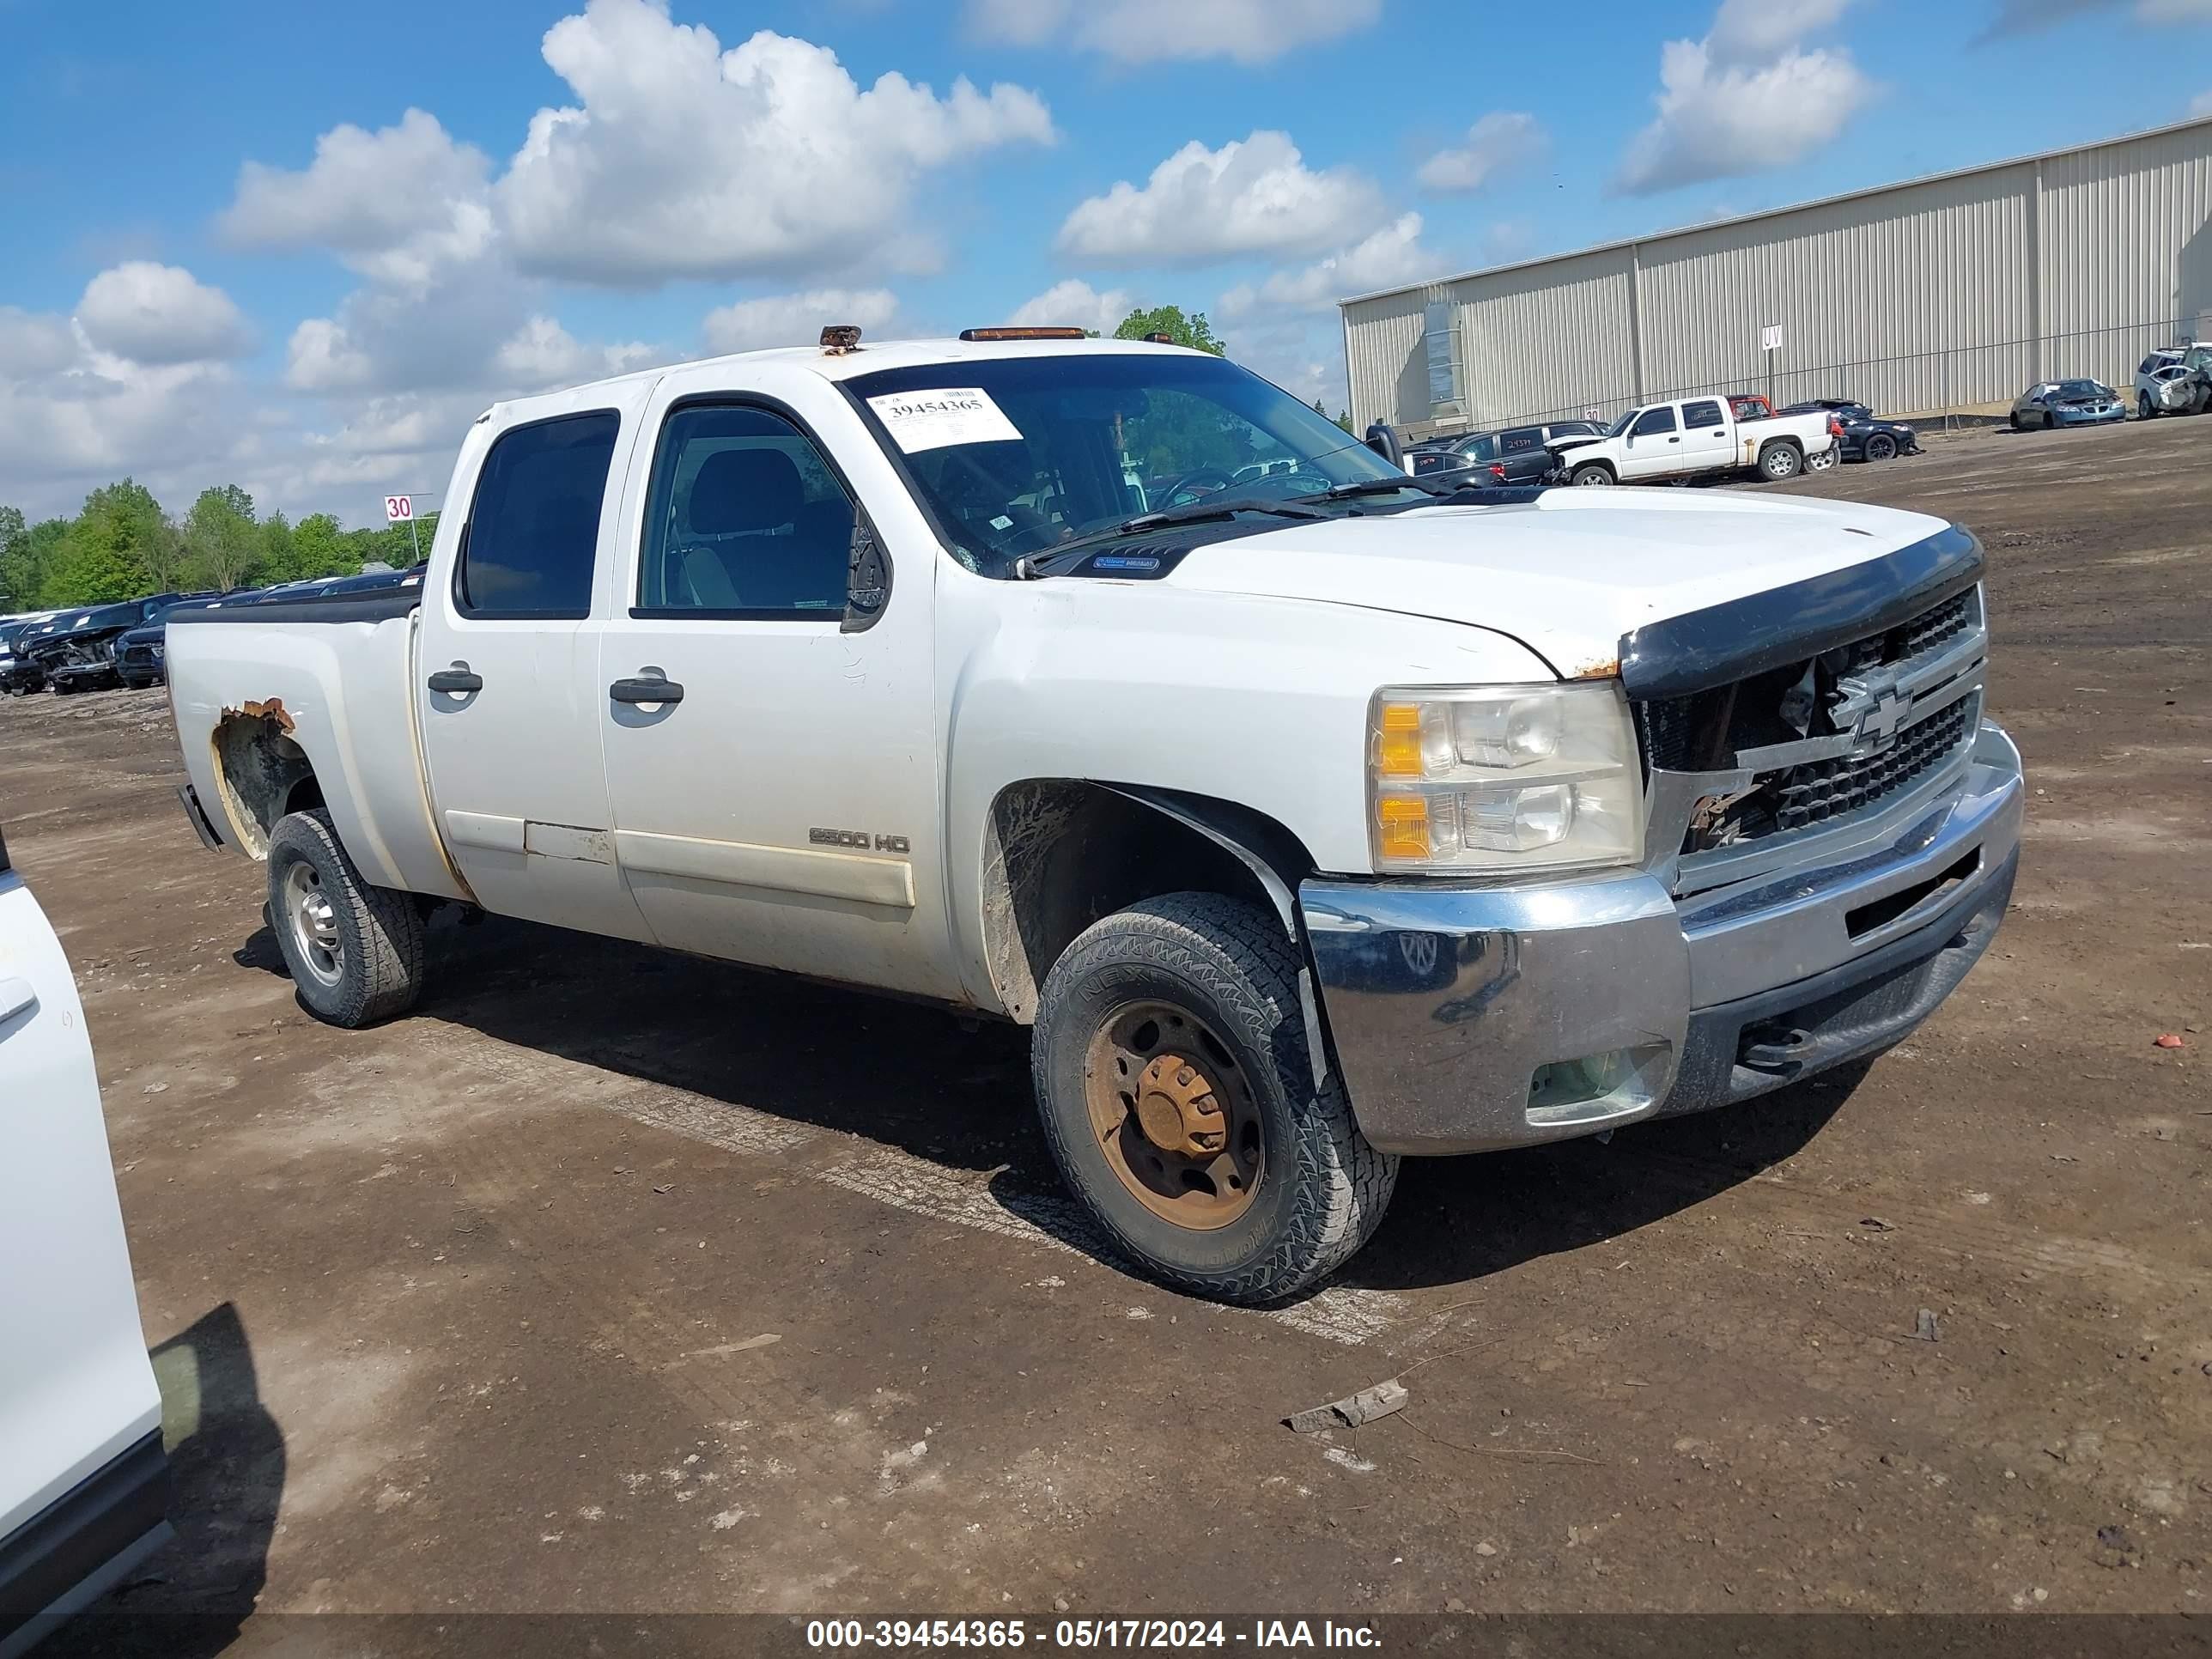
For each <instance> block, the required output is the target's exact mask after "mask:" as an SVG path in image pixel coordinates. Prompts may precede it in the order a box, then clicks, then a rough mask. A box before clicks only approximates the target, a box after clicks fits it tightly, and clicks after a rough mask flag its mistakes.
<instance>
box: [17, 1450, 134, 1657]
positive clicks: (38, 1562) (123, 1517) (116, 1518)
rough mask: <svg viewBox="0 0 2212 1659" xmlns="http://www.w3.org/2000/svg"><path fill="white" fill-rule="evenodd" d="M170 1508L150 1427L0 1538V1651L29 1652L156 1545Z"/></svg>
mask: <svg viewBox="0 0 2212 1659" xmlns="http://www.w3.org/2000/svg"><path fill="white" fill-rule="evenodd" d="M168 1508H169V1460H168V1456H167V1454H166V1453H165V1452H163V1451H162V1449H161V1431H160V1430H158V1429H156V1430H155V1431H154V1432H153V1433H151V1434H149V1435H148V1436H146V1437H144V1438H143V1439H142V1440H139V1441H137V1442H136V1443H133V1444H132V1445H131V1447H130V1448H129V1449H127V1450H125V1452H123V1453H122V1454H121V1455H118V1456H117V1457H115V1458H113V1459H112V1460H111V1461H109V1462H107V1463H106V1464H105V1465H103V1466H102V1467H101V1468H98V1469H95V1470H94V1471H93V1473H92V1474H88V1475H87V1476H86V1477H85V1478H84V1479H83V1480H80V1481H79V1482H78V1483H77V1484H76V1486H73V1487H71V1488H70V1490H69V1491H68V1492H64V1493H63V1494H62V1495H61V1496H60V1497H59V1498H56V1499H55V1500H54V1501H53V1502H52V1503H51V1504H47V1505H46V1508H45V1509H43V1510H40V1511H39V1512H38V1513H37V1514H36V1515H34V1516H32V1517H31V1518H30V1519H29V1520H28V1521H27V1522H24V1523H23V1524H22V1525H21V1526H20V1527H18V1528H16V1529H15V1531H14V1532H12V1533H10V1534H9V1535H8V1536H7V1537H5V1538H0V1659H15V1656H16V1655H18V1654H22V1653H27V1652H28V1651H29V1650H31V1648H32V1647H33V1645H34V1644H37V1643H39V1642H41V1641H43V1640H45V1639H46V1637H48V1636H49V1635H51V1634H52V1632H53V1629H54V1627H55V1626H57V1625H58V1624H60V1623H61V1622H62V1621H63V1620H65V1619H70V1618H73V1617H75V1616H76V1614H77V1613H81V1612H82V1611H83V1610H84V1609H85V1608H86V1607H89V1606H90V1605H91V1604H92V1603H93V1602H94V1601H97V1600H98V1599H99V1598H100V1596H102V1595H106V1593H107V1592H108V1591H109V1590H111V1589H113V1588H114V1587H115V1586H116V1585H117V1584H118V1583H121V1582H122V1580H123V1579H124V1577H125V1576H126V1575H128V1574H129V1573H130V1572H131V1571H132V1570H133V1569H135V1568H136V1567H137V1565H138V1564H139V1563H140V1562H142V1561H143V1560H144V1559H146V1558H147V1557H148V1556H149V1555H150V1554H152V1553H154V1551H155V1550H156V1549H158V1548H160V1547H161V1545H162V1543H163V1542H164V1541H167V1538H168V1536H169V1531H170V1528H169V1522H168Z"/></svg>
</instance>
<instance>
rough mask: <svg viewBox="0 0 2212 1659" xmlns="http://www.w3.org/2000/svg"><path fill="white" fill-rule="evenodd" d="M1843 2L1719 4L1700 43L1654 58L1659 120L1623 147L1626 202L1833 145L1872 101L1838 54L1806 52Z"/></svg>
mask: <svg viewBox="0 0 2212 1659" xmlns="http://www.w3.org/2000/svg"><path fill="white" fill-rule="evenodd" d="M1842 9H1843V6H1842V0H1723V4H1722V6H1721V8H1720V10H1719V12H1718V13H1717V15H1715V17H1714V19H1713V25H1712V27H1711V30H1710V31H1709V32H1708V33H1707V34H1706V36H1705V39H1704V40H1669V41H1668V42H1667V43H1666V44H1665V45H1664V46H1662V47H1661V48H1660V51H1659V83H1660V87H1659V93H1658V96H1657V98H1656V100H1655V101H1656V103H1657V105H1658V106H1659V115H1658V118H1657V119H1656V120H1655V121H1653V122H1652V123H1651V124H1650V125H1648V126H1646V127H1645V128H1644V130H1643V131H1640V132H1638V134H1637V135H1636V136H1635V137H1633V138H1632V139H1631V140H1630V141H1629V144H1628V149H1627V151H1626V154H1625V155H1623V156H1622V158H1621V162H1620V171H1619V172H1618V173H1616V175H1615V176H1614V179H1613V188H1614V189H1615V190H1616V191H1621V192H1623V193H1626V194H1628V195H1644V194H1649V193H1650V192H1652V191H1662V190H1673V189H1674V188H1676V187H1677V186H1679V185H1691V184H1698V183H1701V182H1703V181H1705V180H1707V179H1725V178H1733V177H1735V176H1737V175H1740V174H1743V173H1759V172H1764V171H1765V170H1767V169H1770V168H1773V167H1787V166H1789V165H1790V164H1791V163H1792V162H1795V161H1798V160H1800V159H1801V158H1802V157H1803V156H1806V155H1810V154H1811V153H1812V152H1813V151H1814V150H1816V149H1820V147H1821V146H1822V145H1824V144H1826V143H1831V142H1832V141H1833V140H1834V139H1835V138H1836V137H1838V135H1839V134H1840V133H1841V132H1842V131H1843V130H1844V126H1845V125H1847V124H1848V123H1849V122H1850V118H1851V117H1852V116H1854V115H1856V114H1857V112H1859V111H1860V110H1861V109H1863V107H1864V106H1866V105H1867V104H1868V102H1869V101H1870V100H1872V99H1873V98H1874V96H1875V90H1876V88H1875V85H1874V83H1873V82H1871V81H1869V80H1868V79H1867V77H1866V76H1864V75H1863V74H1862V73H1861V72H1860V70H1859V67H1858V65H1857V64H1856V63H1854V62H1853V61H1852V59H1851V55H1850V52H1846V51H1844V49H1843V48H1842V47H1839V46H1838V47H1819V48H1815V49H1813V50H1810V51H1808V50H1806V49H1805V48H1804V47H1803V46H1802V45H1801V44H1800V43H1801V41H1802V37H1803V35H1804V34H1805V33H1807V32H1808V31H1809V30H1812V29H1814V28H1819V27H1826V25H1827V24H1829V23H1831V22H1832V21H1834V20H1835V18H1836V17H1837V15H1839V14H1840V12H1841V11H1842Z"/></svg>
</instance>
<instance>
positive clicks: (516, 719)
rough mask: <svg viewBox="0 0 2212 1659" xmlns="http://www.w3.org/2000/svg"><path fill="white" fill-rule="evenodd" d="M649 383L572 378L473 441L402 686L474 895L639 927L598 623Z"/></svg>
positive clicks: (566, 921)
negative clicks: (615, 798) (606, 712)
mask: <svg viewBox="0 0 2212 1659" xmlns="http://www.w3.org/2000/svg"><path fill="white" fill-rule="evenodd" d="M650 390H651V386H650V383H649V382H648V383H646V384H643V385H633V386H616V387H611V388H610V387H600V388H597V389H591V388H586V390H585V391H583V392H578V393H575V394H572V397H571V398H570V399H569V400H568V402H569V403H570V404H571V406H570V407H567V408H563V407H562V404H561V403H559V402H556V403H554V404H551V405H550V411H551V412H550V413H548V414H547V415H546V416H544V417H543V418H541V419H538V420H535V421H532V422H527V423H526V424H522V425H517V426H510V427H507V428H503V429H500V430H498V431H497V433H496V435H494V436H492V437H491V438H490V440H489V443H483V440H482V439H480V438H477V437H473V436H472V437H471V441H470V446H469V447H468V448H466V449H465V450H464V452H463V455H462V459H461V464H460V465H459V467H458V468H457V469H456V470H455V474H454V483H455V497H456V499H455V500H454V501H452V502H449V503H448V505H447V509H446V512H445V514H444V515H443V517H442V518H441V521H440V523H439V526H438V537H439V543H440V549H439V550H440V553H441V556H443V557H442V560H441V562H440V563H438V564H436V565H435V566H434V568H436V569H438V570H440V571H441V572H442V573H444V574H443V575H442V578H441V580H438V581H436V582H435V583H433V582H426V583H424V585H423V586H424V592H423V595H422V636H421V644H420V648H419V649H418V651H417V653H416V680H417V684H416V691H415V695H416V708H418V709H419V710H420V714H421V729H422V751H423V756H424V758H425V760H426V761H427V763H428V768H429V775H430V794H431V801H432V805H434V806H435V809H436V811H437V815H438V828H439V829H440V831H441V834H442V835H443V836H444V837H445V841H446V846H447V848H448V849H449V851H450V852H451V854H452V856H453V862H454V864H455V865H456V866H459V870H460V872H461V875H462V877H463V878H464V879H465V880H466V881H467V883H468V884H469V887H470V889H471V891H473V892H474V893H475V895H476V897H477V902H478V903H480V904H482V905H483V908H485V909H487V910H489V911H492V912H494V913H495V914H496V915H507V916H521V917H525V918H526V919H528V920H530V921H545V922H552V923H554V924H556V925H557V926H560V927H574V928H579V929H581V930H582V931H584V932H586V933H605V934H611V935H613V936H615V937H617V938H623V939H646V938H648V937H649V936H650V935H649V933H648V931H647V927H646V926H645V922H644V919H643V918H642V917H641V915H639V913H638V908H637V905H636V903H635V901H634V900H633V899H632V898H631V897H630V896H629V890H628V889H627V888H626V887H625V886H624V885H623V879H622V874H621V872H620V871H619V870H618V869H617V867H616V864H615V855H614V814H613V811H612V810H611V808H610V806H609V805H608V797H607V782H606V772H605V766H604V764H603V762H602V757H601V755H600V750H599V714H600V708H601V707H602V703H603V700H604V696H605V693H604V692H603V690H602V689H601V687H600V684H599V623H600V621H601V619H603V618H604V617H605V614H606V610H607V606H608V605H609V603H610V595H611V592H612V586H611V580H609V578H608V576H607V570H608V564H609V561H608V559H607V557H606V556H605V550H606V549H607V548H609V547H610V546H611V544H612V542H613V538H614V533H615V532H614V519H615V513H616V506H617V498H618V496H619V493H620V492H619V488H618V484H619V479H620V476H621V468H622V467H623V465H626V461H627V457H628V455H629V449H630V446H631V444H632V442H633V441H635V427H636V422H637V419H638V416H639V413H640V411H641V409H642V407H643V405H644V402H645V398H646V397H647V394H648V392H650ZM488 429H489V428H479V431H480V432H481V431H485V430H488ZM479 446H481V447H479ZM610 477H613V479H614V480H615V481H616V486H617V487H611V486H610ZM449 526H451V529H450V532H449ZM449 533H451V534H452V535H453V537H454V538H455V545H454V547H453V550H451V552H450V553H449V552H448V551H447V546H446V538H447V535H448V534H449Z"/></svg>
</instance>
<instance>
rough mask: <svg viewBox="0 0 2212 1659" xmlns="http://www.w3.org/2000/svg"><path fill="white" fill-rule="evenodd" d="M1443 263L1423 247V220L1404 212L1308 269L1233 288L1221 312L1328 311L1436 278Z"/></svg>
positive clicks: (1231, 313) (1233, 313) (1226, 314)
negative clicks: (1355, 298) (1358, 297)
mask: <svg viewBox="0 0 2212 1659" xmlns="http://www.w3.org/2000/svg"><path fill="white" fill-rule="evenodd" d="M1442 263H1443V262H1442V260H1441V259H1440V258H1439V257H1438V256H1437V255H1436V254H1434V253H1431V252H1430V251H1429V250H1428V249H1427V248H1425V247H1423V246H1421V216H1420V215H1419V214H1418V213H1406V214H1401V215H1400V216H1398V218H1397V219H1396V220H1395V221H1394V222H1391V223H1389V224H1387V225H1385V226H1383V228H1382V229H1380V230H1378V231H1376V233H1375V234H1373V235H1372V236H1370V237H1368V238H1367V239H1366V240H1364V241H1362V242H1357V243H1355V244H1353V245H1352V246H1350V247H1348V248H1345V249H1342V250H1341V251H1340V252H1335V253H1332V254H1330V255H1329V256H1328V258H1326V259H1322V260H1321V261H1319V262H1317V263H1316V264H1310V265H1308V266H1307V267H1306V268H1305V269H1304V270H1298V271H1278V272H1276V273H1275V274H1274V275H1273V276H1270V277H1268V278H1267V281H1265V282H1264V283H1261V284H1260V285H1259V286H1258V287H1257V288H1254V287H1253V286H1251V285H1250V284H1249V283H1240V284H1239V285H1238V286H1237V287H1236V288H1232V289H1230V290H1229V292H1228V293H1226V294H1225V295H1222V296H1221V313H1222V315H1223V316H1225V317H1239V316H1249V315H1250V314H1251V313H1253V312H1254V311H1255V310H1257V309H1259V308H1260V307H1262V306H1279V307H1285V308H1286V309H1289V310H1293V311H1326V310H1328V308H1330V307H1333V306H1334V305H1335V303H1336V302H1337V301H1339V300H1341V299H1343V298H1345V297H1346V295H1352V294H1366V293H1371V292H1372V291H1373V290H1375V289H1378V288H1392V287H1395V286H1396V285H1397V284H1398V283H1408V282H1412V281H1413V280H1414V279H1416V278H1417V277H1420V276H1435V275H1437V272H1438V269H1439V267H1440V265H1441V264H1442Z"/></svg>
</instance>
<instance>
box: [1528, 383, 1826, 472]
mask: <svg viewBox="0 0 2212 1659" xmlns="http://www.w3.org/2000/svg"><path fill="white" fill-rule="evenodd" d="M1843 437H1844V430H1843V426H1842V423H1841V422H1838V421H1837V420H1835V419H1834V418H1833V417H1832V416H1830V415H1828V414H1827V413H1826V412H1825V411H1817V410H1816V411H1814V413H1811V414H1808V415H1763V416H1754V417H1752V418H1748V419H1739V418H1737V416H1736V414H1735V410H1734V408H1733V406H1732V405H1731V404H1730V403H1729V399H1728V398H1720V397H1714V398H1677V399H1675V400H1674V401H1673V402H1670V403H1661V404H1642V405H1640V406H1638V408H1635V409H1632V410H1629V411H1628V413H1626V415H1624V416H1621V417H1620V419H1619V420H1618V421H1615V422H1613V429H1612V430H1611V431H1610V432H1608V433H1607V434H1606V435H1605V436H1603V437H1602V438H1563V439H1557V440H1554V441H1552V442H1551V443H1549V444H1547V446H1546V447H1547V448H1548V449H1550V450H1551V452H1552V453H1553V455H1554V456H1555V457H1556V458H1557V459H1558V461H1559V466H1558V469H1557V473H1556V475H1555V476H1560V477H1565V480H1566V481H1567V482H1568V483H1574V484H1623V483H1665V482H1671V481H1677V480H1681V479H1686V478H1696V477H1712V476H1725V475H1727V474H1730V473H1736V472H1756V473H1758V474H1759V476H1760V477H1764V478H1771V479H1776V480H1780V479H1783V478H1794V477H1796V476H1797V475H1798V474H1799V473H1800V472H1802V471H1805V469H1806V468H1807V467H1808V466H1818V465H1824V464H1826V462H1829V461H1832V460H1833V459H1835V457H1836V455H1837V454H1838V453H1839V452H1838V446H1840V445H1841V444H1842V442H1843Z"/></svg>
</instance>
